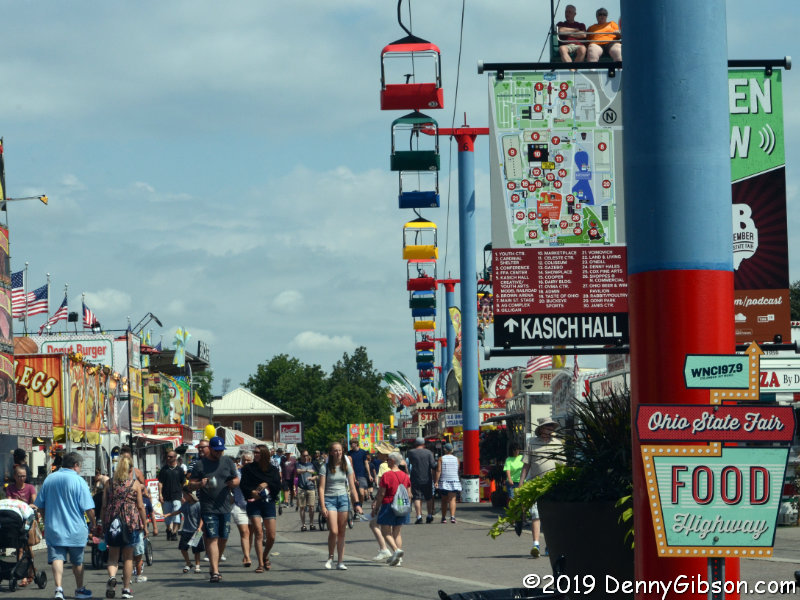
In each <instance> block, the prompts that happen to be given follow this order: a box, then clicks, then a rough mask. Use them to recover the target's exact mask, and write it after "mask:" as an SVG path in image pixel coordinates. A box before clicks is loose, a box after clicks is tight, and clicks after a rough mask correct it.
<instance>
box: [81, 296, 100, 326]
mask: <svg viewBox="0 0 800 600" xmlns="http://www.w3.org/2000/svg"><path fill="white" fill-rule="evenodd" d="M95 323H97V317H95V316H94V313H93V312H92V311H91V309H90V308H89V307H88V306H86V302H84V303H83V328H84V329H91V328H92V327H93V326H94V324H95Z"/></svg>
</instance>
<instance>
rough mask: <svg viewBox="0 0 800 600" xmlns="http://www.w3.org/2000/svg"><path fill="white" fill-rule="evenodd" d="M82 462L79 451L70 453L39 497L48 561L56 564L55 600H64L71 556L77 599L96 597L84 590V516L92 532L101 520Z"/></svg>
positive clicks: (48, 477) (54, 567)
mask: <svg viewBox="0 0 800 600" xmlns="http://www.w3.org/2000/svg"><path fill="white" fill-rule="evenodd" d="M82 463H83V457H82V456H81V455H80V454H78V453H77V452H70V453H69V454H67V455H66V456H65V457H64V460H63V461H62V463H61V468H60V469H59V470H58V471H56V472H54V473H51V474H50V475H48V476H47V479H45V480H44V483H43V484H42V489H41V490H39V494H38V495H37V496H36V506H38V507H39V510H40V511H41V512H42V513H43V515H44V539H45V541H46V542H47V562H48V564H51V565H53V581H54V582H55V585H56V592H55V596H54V600H64V588H62V587H61V580H62V576H63V574H64V561H66V560H67V556H69V561H70V563H72V573H73V574H74V575H75V585H76V586H77V589H76V590H75V598H78V599H88V598H91V597H92V592H90V591H89V590H87V589H86V588H85V587H83V551H84V549H85V548H86V541H87V538H88V534H89V531H88V530H87V528H86V519H85V518H84V516H83V515H84V513H86V516H87V517H88V518H89V524H90V526H91V528H92V529H96V527H97V521H96V519H95V515H94V500H93V499H92V493H91V492H90V491H89V485H88V484H87V483H86V481H85V480H84V479H83V478H82V477H81V475H80V473H81V464H82ZM97 534H98V535H100V532H97Z"/></svg>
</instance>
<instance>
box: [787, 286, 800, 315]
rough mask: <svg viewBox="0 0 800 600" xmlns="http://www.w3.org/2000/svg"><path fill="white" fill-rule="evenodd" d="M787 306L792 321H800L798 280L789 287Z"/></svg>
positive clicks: (799, 287)
mask: <svg viewBox="0 0 800 600" xmlns="http://www.w3.org/2000/svg"><path fill="white" fill-rule="evenodd" d="M789 306H790V308H791V311H792V312H791V315H792V316H791V317H790V318H791V319H792V321H800V279H798V280H797V281H795V282H794V283H793V284H792V285H790V286H789Z"/></svg>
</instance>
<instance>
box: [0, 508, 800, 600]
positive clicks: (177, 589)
mask: <svg viewBox="0 0 800 600" xmlns="http://www.w3.org/2000/svg"><path fill="white" fill-rule="evenodd" d="M498 514H500V512H499V511H498V510H496V509H493V508H492V507H491V506H489V505H487V504H478V505H459V506H458V509H457V513H456V516H457V518H458V522H457V523H456V524H450V523H449V522H448V523H446V524H441V523H440V522H439V521H438V519H437V520H436V521H434V523H431V524H429V525H428V524H421V525H413V524H411V525H408V526H406V527H404V528H403V547H404V549H405V551H406V556H405V558H404V562H403V566H402V567H400V568H393V567H388V566H386V565H384V564H378V563H374V562H371V561H370V560H369V559H370V558H371V557H372V556H374V555H375V554H376V552H377V545H376V543H375V541H374V539H373V537H372V534H371V533H370V531H369V528H368V527H367V524H366V523H365V522H359V523H356V524H355V525H354V528H353V529H351V530H348V532H347V546H346V549H345V554H346V563H347V565H348V567H349V570H347V571H328V570H325V569H324V567H323V565H324V561H325V559H326V558H327V547H326V540H327V532H320V531H307V532H301V531H300V521H299V518H298V514H297V513H296V512H295V511H294V510H293V509H284V513H283V515H282V516H281V517H279V519H278V542H277V543H276V545H275V548H274V554H273V557H272V564H273V568H272V570H271V571H269V572H267V573H264V574H257V573H254V567H250V568H249V569H245V568H244V567H243V566H242V564H241V560H242V554H241V550H240V548H239V534H238V532H236V531H233V532H232V533H231V542H232V543H231V545H230V546H229V549H228V550H227V551H226V554H227V555H228V559H229V560H228V561H227V562H226V563H223V566H222V568H221V572H222V574H223V578H224V579H223V582H222V583H221V584H219V585H212V584H209V583H208V575H207V572H205V571H204V573H203V574H202V575H195V574H187V575H183V574H182V573H181V567H182V566H183V562H182V559H181V558H180V553H179V552H178V550H177V548H176V543H174V542H167V541H166V538H165V537H164V535H163V532H162V534H161V535H159V536H157V537H155V538H151V539H152V542H153V546H154V550H155V562H154V564H153V566H152V567H151V568H150V569H148V570H147V571H146V574H147V576H148V578H149V581H148V582H147V583H142V584H136V585H135V586H134V593H135V595H136V597H137V598H140V597H141V598H144V597H148V598H166V597H168V598H170V599H171V600H190V599H191V600H197V598H198V597H208V596H207V595H208V594H214V595H213V596H212V597H213V598H219V597H224V599H225V600H240V599H245V598H246V599H248V600H251V598H252V595H253V594H256V595H258V597H259V598H265V599H276V600H295V599H297V600H301V599H302V600H306V599H308V598H315V597H316V596H319V597H320V598H325V599H326V600H328V599H331V600H339V599H341V600H352V599H353V598H360V597H364V596H365V594H366V595H367V596H368V597H370V598H376V599H380V600H383V599H394V598H398V599H400V598H421V599H422V598H428V599H431V600H433V599H435V598H437V597H438V596H437V592H438V590H440V589H442V590H445V591H446V592H448V593H454V592H463V591H471V590H480V589H491V588H502V587H521V586H522V578H523V577H524V576H525V575H526V574H528V573H536V574H538V575H547V574H550V573H551V571H550V564H549V561H548V560H547V559H546V558H540V559H531V558H530V557H529V556H528V550H529V548H530V531H529V530H526V531H525V532H523V535H522V537H517V536H516V535H515V534H514V533H513V531H512V532H508V533H506V534H504V535H502V536H500V537H499V538H498V539H496V540H492V539H491V538H490V537H489V536H488V535H487V532H488V530H489V527H490V525H491V524H492V523H493V522H494V520H495V518H496V517H497V515H498ZM587 543H591V541H587ZM601 550H602V545H601V544H598V551H601ZM775 554H776V556H775V557H774V558H770V559H763V560H742V561H741V571H742V576H743V578H744V579H745V580H747V581H748V582H750V583H755V582H756V581H759V580H760V581H776V582H777V581H786V580H793V572H794V571H795V570H796V569H800V527H781V528H779V529H778V534H777V543H776V552H775ZM88 558H89V555H88V553H87V560H88ZM37 559H38V560H37V566H38V567H39V568H40V569H45V570H46V572H47V575H48V578H49V581H48V585H47V588H46V589H44V590H39V589H37V588H36V587H35V586H28V587H26V588H24V589H20V590H18V591H17V592H15V594H14V596H15V597H18V598H52V597H53V583H52V574H51V571H50V569H49V567H48V566H47V564H46V557H45V555H44V553H43V552H39V553H37ZM5 560H10V558H9V557H6V559H5ZM205 565H207V563H204V569H205V568H206V567H205ZM105 580H106V573H105V570H99V571H97V570H94V569H92V568H91V566H89V567H88V568H87V575H86V585H87V587H89V589H91V590H93V591H94V595H95V597H96V598H102V597H103V593H104V585H105ZM65 581H66V586H65V591H66V595H67V598H70V597H72V594H73V592H74V580H73V579H72V575H71V573H68V574H67V575H65ZM6 590H7V582H3V583H2V584H0V595H5V594H6V593H7V592H6ZM8 597H10V596H8ZM786 597H787V596H785V595H781V594H761V595H750V596H743V598H766V599H772V598H775V599H777V598H783V599H785V598H786ZM117 598H119V593H118V594H117Z"/></svg>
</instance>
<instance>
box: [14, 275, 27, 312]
mask: <svg viewBox="0 0 800 600" xmlns="http://www.w3.org/2000/svg"><path fill="white" fill-rule="evenodd" d="M24 315H25V271H17V272H16V273H12V274H11V316H12V317H13V318H15V319H17V318H20V317H22V316H24Z"/></svg>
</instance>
